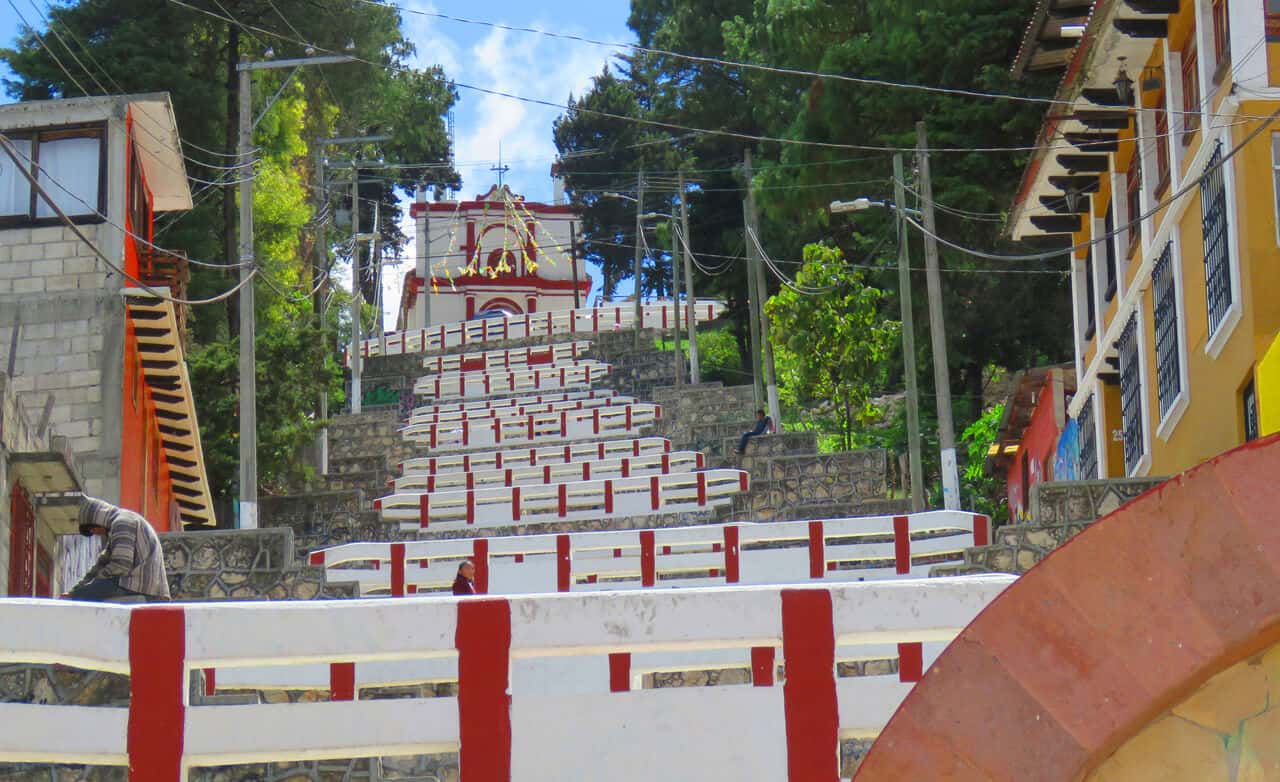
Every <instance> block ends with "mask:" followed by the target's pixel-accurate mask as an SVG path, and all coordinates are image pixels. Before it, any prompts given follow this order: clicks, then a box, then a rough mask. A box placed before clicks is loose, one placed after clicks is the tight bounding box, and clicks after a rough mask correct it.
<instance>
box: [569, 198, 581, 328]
mask: <svg viewBox="0 0 1280 782" xmlns="http://www.w3.org/2000/svg"><path fill="white" fill-rule="evenodd" d="M569 269H570V270H572V272H573V308H574V309H575V310H576V309H578V308H579V307H581V306H582V291H580V290H578V226H577V223H576V222H574V221H573V220H570V221H569ZM575 317H577V316H575ZM575 325H576V324H575Z"/></svg>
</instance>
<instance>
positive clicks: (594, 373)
mask: <svg viewBox="0 0 1280 782" xmlns="http://www.w3.org/2000/svg"><path fill="white" fill-rule="evenodd" d="M611 371H612V367H610V366H609V365H608V364H602V363H600V362H599V361H591V360H587V361H571V362H562V363H559V364H548V365H545V366H539V367H528V368H525V369H514V370H503V371H498V372H446V373H445V374H442V375H433V376H429V377H424V378H422V379H420V380H418V382H417V383H414V385H413V393H415V394H417V395H418V396H424V397H429V398H432V399H442V400H443V399H478V398H482V397H486V396H493V395H496V394H520V393H526V392H531V391H541V390H544V389H545V390H547V391H555V390H559V389H567V388H581V387H583V386H589V385H591V384H592V383H594V382H596V381H597V380H601V379H603V378H605V377H608V375H609V373H610V372H611Z"/></svg>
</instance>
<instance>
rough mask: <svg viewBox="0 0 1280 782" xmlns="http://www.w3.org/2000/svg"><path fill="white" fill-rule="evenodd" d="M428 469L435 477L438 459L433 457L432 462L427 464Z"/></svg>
mask: <svg viewBox="0 0 1280 782" xmlns="http://www.w3.org/2000/svg"><path fill="white" fill-rule="evenodd" d="M427 469H428V470H429V471H430V472H431V474H432V475H435V472H436V457H434V456H432V457H431V459H430V461H428V462H427Z"/></svg>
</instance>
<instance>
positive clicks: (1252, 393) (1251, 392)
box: [1240, 379, 1261, 442]
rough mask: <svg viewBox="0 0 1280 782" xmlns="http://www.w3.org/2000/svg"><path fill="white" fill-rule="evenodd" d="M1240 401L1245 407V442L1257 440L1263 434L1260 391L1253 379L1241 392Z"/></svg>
mask: <svg viewBox="0 0 1280 782" xmlns="http://www.w3.org/2000/svg"><path fill="white" fill-rule="evenodd" d="M1240 401H1241V403H1242V404H1243V405H1244V439H1245V442H1249V441H1250V440H1257V439H1258V436H1259V434H1260V433H1261V427H1260V426H1259V423H1258V391H1257V387H1256V386H1255V385H1254V381H1253V380H1252V379H1250V380H1249V384H1248V385H1246V386H1245V387H1244V391H1243V392H1241V395H1240Z"/></svg>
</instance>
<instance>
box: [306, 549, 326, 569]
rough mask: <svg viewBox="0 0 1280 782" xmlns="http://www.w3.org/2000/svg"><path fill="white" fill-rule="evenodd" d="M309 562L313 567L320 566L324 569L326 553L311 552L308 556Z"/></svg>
mask: <svg viewBox="0 0 1280 782" xmlns="http://www.w3.org/2000/svg"><path fill="white" fill-rule="evenodd" d="M307 562H308V563H310V564H312V565H319V566H320V567H324V552H323V551H313V552H311V553H310V554H308V555H307Z"/></svg>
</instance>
